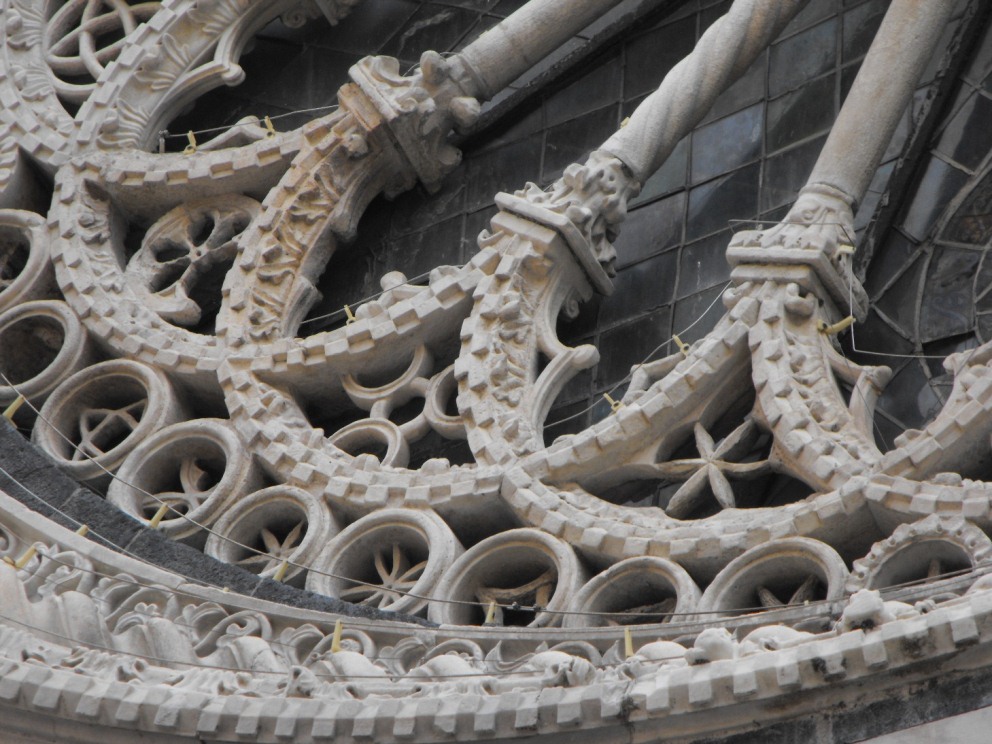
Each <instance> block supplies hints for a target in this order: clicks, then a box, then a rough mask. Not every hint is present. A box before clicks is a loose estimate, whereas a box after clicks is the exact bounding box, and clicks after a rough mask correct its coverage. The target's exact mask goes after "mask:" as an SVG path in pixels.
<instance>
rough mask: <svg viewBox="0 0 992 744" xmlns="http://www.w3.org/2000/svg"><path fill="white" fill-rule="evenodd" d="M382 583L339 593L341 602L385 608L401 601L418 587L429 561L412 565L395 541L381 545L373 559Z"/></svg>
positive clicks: (379, 580)
mask: <svg viewBox="0 0 992 744" xmlns="http://www.w3.org/2000/svg"><path fill="white" fill-rule="evenodd" d="M372 561H373V563H374V565H375V571H376V574H378V584H377V585H375V586H370V585H365V584H362V585H358V586H353V587H350V588H348V589H344V590H342V591H341V592H339V595H338V596H339V597H340V598H341V599H347V600H348V601H349V602H355V603H358V604H364V605H372V606H376V607H384V606H386V605H389V604H392V603H394V602H396V601H397V600H399V599H400V598H401V597H402V596H403V595H404V594H405V593H407V592H409V591H410V590H411V589H413V587H414V586H415V585H416V584H417V581H418V580H419V579H420V577H421V576H422V575H423V573H424V570H425V569H426V568H427V560H426V559H424V560H422V561H418V562H416V563H411V561H410V558H409V557H408V556H407V554H406V551H405V550H404V549H403V546H402V545H401V544H400V543H398V542H394V543H392V545H388V546H387V545H381V546H379V547H378V548H377V549H376V550H375V553H374V554H373V556H372Z"/></svg>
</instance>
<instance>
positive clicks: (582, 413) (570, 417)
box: [544, 391, 589, 445]
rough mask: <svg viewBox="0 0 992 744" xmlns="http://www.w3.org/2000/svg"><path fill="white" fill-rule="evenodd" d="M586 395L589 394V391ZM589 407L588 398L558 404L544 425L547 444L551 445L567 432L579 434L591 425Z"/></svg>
mask: <svg viewBox="0 0 992 744" xmlns="http://www.w3.org/2000/svg"><path fill="white" fill-rule="evenodd" d="M586 395H587V396H588V391H586ZM588 408H589V403H588V402H587V401H586V400H583V401H582V402H581V403H572V404H569V405H556V406H555V407H554V408H552V409H551V413H549V414H548V420H547V423H546V424H545V427H544V442H545V445H550V444H551V443H552V442H554V440H555V439H557V438H558V437H560V436H564V435H565V434H577V433H578V432H580V431H582V430H583V429H585V428H586V427H587V426H589V411H588V410H587V409H588Z"/></svg>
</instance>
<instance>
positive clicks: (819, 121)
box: [767, 75, 836, 152]
mask: <svg viewBox="0 0 992 744" xmlns="http://www.w3.org/2000/svg"><path fill="white" fill-rule="evenodd" d="M835 83H836V76H834V75H828V76H827V77H823V78H820V79H819V80H814V81H813V82H811V83H809V84H808V85H804V86H803V87H802V88H800V89H799V90H796V91H793V92H792V93H787V94H786V95H784V96H782V97H780V98H776V99H775V100H774V101H771V102H769V104H768V125H767V147H768V152H775V151H776V150H781V149H783V148H786V147H789V146H790V145H793V144H795V143H797V142H799V141H801V140H804V139H807V138H809V137H812V136H813V135H816V134H819V133H820V132H825V131H827V130H828V129H830V125H831V124H832V123H833V120H834V116H835V108H834V93H835V91H834V85H835Z"/></svg>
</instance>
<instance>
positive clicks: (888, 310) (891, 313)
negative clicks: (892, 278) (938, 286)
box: [875, 256, 926, 338]
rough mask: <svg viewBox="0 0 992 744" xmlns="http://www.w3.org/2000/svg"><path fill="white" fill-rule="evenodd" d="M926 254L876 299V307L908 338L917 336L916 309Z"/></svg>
mask: <svg viewBox="0 0 992 744" xmlns="http://www.w3.org/2000/svg"><path fill="white" fill-rule="evenodd" d="M925 266H926V256H921V257H920V258H918V259H916V260H915V261H914V262H913V263H912V264H911V265H910V267H909V268H908V269H906V270H905V272H904V273H903V274H902V275H901V276H900V277H899V281H897V282H895V283H893V284H892V285H891V286H890V287H889V288H888V289H887V290H886V291H885V293H884V294H883V295H882V297H881V298H879V299H878V300H876V302H875V307H876V308H878V309H879V310H881V311H882V312H883V313H885V315H886V317H888V319H889V320H890V321H892V322H893V323H894V324H895V325H896V326H897V327H899V328H900V329H901V330H902V332H903V334H904V335H905V336H906V338H915V337H916V309H917V306H918V305H919V302H920V300H919V297H920V282H921V281H922V279H923V275H924V269H925Z"/></svg>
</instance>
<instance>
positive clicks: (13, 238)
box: [0, 227, 31, 292]
mask: <svg viewBox="0 0 992 744" xmlns="http://www.w3.org/2000/svg"><path fill="white" fill-rule="evenodd" d="M30 256H31V244H30V243H29V242H28V241H27V239H25V237H24V235H23V234H22V233H21V231H20V230H12V229H10V228H3V227H0V292H2V291H3V290H5V289H6V288H7V287H8V286H9V285H11V284H13V282H14V280H15V279H16V278H17V277H19V276H20V275H21V272H22V271H24V267H25V266H27V264H28V258H29V257H30Z"/></svg>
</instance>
